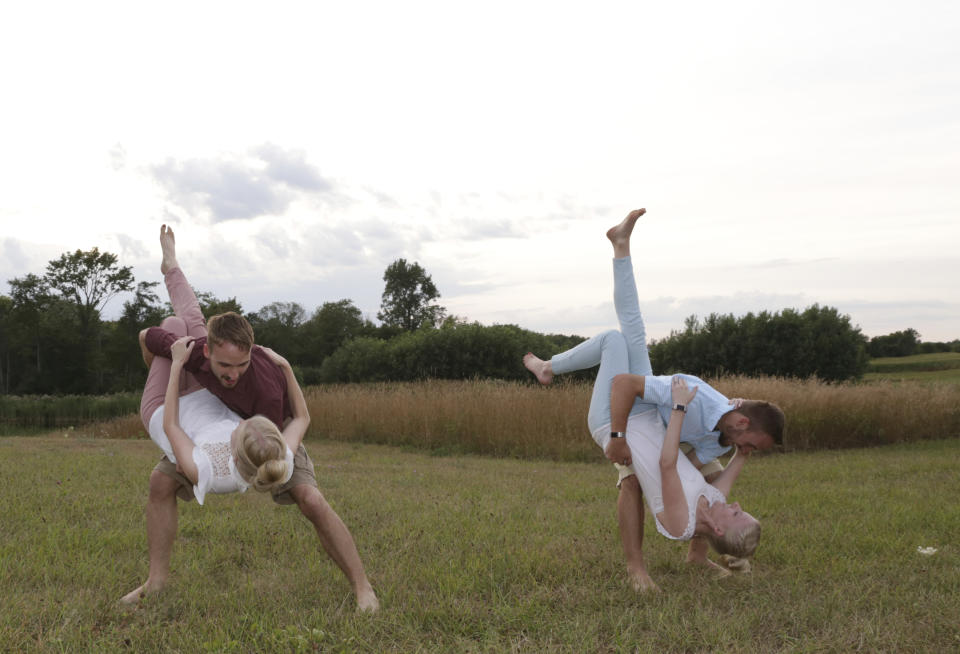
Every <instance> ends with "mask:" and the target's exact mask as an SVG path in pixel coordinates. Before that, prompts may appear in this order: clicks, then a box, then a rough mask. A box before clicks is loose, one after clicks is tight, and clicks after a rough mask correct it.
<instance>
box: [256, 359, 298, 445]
mask: <svg viewBox="0 0 960 654" xmlns="http://www.w3.org/2000/svg"><path fill="white" fill-rule="evenodd" d="M260 347H261V348H262V349H263V351H264V352H266V353H267V354H268V355H269V356H270V359H272V360H273V362H274V363H275V364H277V365H278V366H280V370H282V371H283V376H284V378H285V379H286V380H287V399H288V400H289V401H290V410H291V411H292V412H293V418H291V419H290V420H289V421H288V422H287V424H286V425H284V426H283V432H282V434H283V440H284V441H285V442H286V444H287V447H289V448H290V451H291V452H293V453H294V454H296V452H297V449H298V448H299V447H300V442H301V441H302V440H303V436H304V434H306V433H307V427H309V426H310V413H309V411H307V400H306V399H305V398H304V397H303V391H302V390H301V389H300V384H299V383H298V382H297V376H296V375H294V374H293V368H292V367H291V366H290V362H289V361H287V360H286V359H284V358H283V357H282V356H280V355H279V354H277V353H276V352H274V351H273V350H271V349H270V348H269V347H263V346H260Z"/></svg>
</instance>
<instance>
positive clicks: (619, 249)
mask: <svg viewBox="0 0 960 654" xmlns="http://www.w3.org/2000/svg"><path fill="white" fill-rule="evenodd" d="M645 213H647V210H646V209H634V210H633V211H631V212H630V213H628V214H627V217H626V218H624V219H623V220H622V221H621V222H620V224H619V225H616V226H614V227H611V228H610V229H608V230H607V238H608V239H610V242H611V243H612V244H613V256H614V258H616V259H622V258H624V257H628V256H630V235H631V234H633V226H634V225H636V223H637V220H639V219H640V216H642V215H643V214H645Z"/></svg>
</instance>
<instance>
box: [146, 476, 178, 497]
mask: <svg viewBox="0 0 960 654" xmlns="http://www.w3.org/2000/svg"><path fill="white" fill-rule="evenodd" d="M179 488H180V482H178V481H177V480H176V479H174V478H173V477H171V476H170V475H166V474H164V473H162V472H160V471H159V470H154V471H153V472H152V473H150V501H151V502H157V501H169V500H173V501H174V502H176V497H177V489H179Z"/></svg>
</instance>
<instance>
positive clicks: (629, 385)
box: [610, 372, 637, 395]
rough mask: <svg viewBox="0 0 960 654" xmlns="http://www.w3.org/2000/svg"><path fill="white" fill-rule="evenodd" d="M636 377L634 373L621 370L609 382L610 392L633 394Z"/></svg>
mask: <svg viewBox="0 0 960 654" xmlns="http://www.w3.org/2000/svg"><path fill="white" fill-rule="evenodd" d="M636 379H637V376H636V375H631V374H629V373H626V372H622V373H620V374H619V375H617V376H615V377H614V378H613V382H612V383H611V384H610V392H611V393H617V394H618V395H630V394H634V393H635V391H634V388H635V387H636Z"/></svg>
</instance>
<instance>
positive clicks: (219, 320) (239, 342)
mask: <svg viewBox="0 0 960 654" xmlns="http://www.w3.org/2000/svg"><path fill="white" fill-rule="evenodd" d="M207 342H208V343H209V344H210V345H211V346H212V345H223V344H224V343H232V344H233V345H236V346H237V347H238V348H240V349H241V350H244V351H247V352H249V351H250V349H251V348H252V347H253V327H251V326H250V323H249V322H247V319H246V318H244V317H243V316H241V315H240V314H239V313H236V312H234V311H228V312H226V313H220V314H217V315H215V316H211V317H210V319H209V320H207Z"/></svg>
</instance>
